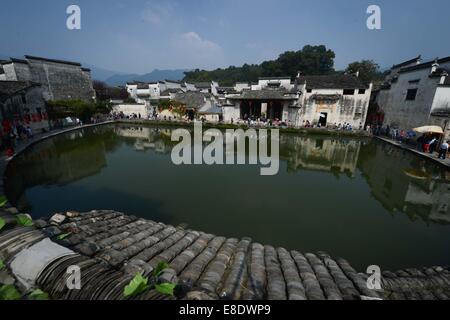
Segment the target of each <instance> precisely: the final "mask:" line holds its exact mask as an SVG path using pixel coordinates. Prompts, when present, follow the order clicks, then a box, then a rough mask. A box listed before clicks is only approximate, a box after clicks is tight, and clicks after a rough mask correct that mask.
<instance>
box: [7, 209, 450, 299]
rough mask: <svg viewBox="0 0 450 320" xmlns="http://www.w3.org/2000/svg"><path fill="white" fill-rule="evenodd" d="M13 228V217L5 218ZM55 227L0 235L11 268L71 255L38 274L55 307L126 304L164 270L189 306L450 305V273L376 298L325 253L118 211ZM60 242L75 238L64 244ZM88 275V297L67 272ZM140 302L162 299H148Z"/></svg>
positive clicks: (402, 283) (361, 279)
mask: <svg viewBox="0 0 450 320" xmlns="http://www.w3.org/2000/svg"><path fill="white" fill-rule="evenodd" d="M4 217H5V219H6V221H7V223H10V222H11V221H12V220H14V217H10V216H8V215H4ZM59 218H62V220H63V221H59V222H58V223H56V222H55V223H54V224H53V225H51V224H49V223H48V220H47V221H44V220H38V221H36V222H35V225H36V226H37V227H38V228H39V229H38V230H37V229H35V228H31V227H15V228H8V229H7V230H6V231H3V232H2V233H0V256H1V257H2V258H3V259H4V260H5V261H6V262H7V264H8V265H11V264H14V262H11V261H12V260H14V257H15V256H16V255H17V253H18V252H23V250H24V249H25V248H29V249H28V250H29V251H30V250H31V249H32V248H33V246H34V245H35V244H36V243H37V242H39V241H42V239H44V238H46V237H48V238H50V239H51V240H52V241H53V242H55V243H58V244H59V245H60V246H62V247H63V248H66V249H64V250H67V249H70V250H72V252H73V253H72V254H69V255H65V256H61V257H59V258H57V259H54V260H53V261H51V262H50V263H49V264H47V265H46V267H45V268H44V270H43V271H42V272H40V273H39V276H38V278H37V281H36V282H37V285H39V286H40V287H41V289H43V290H44V291H46V292H48V293H49V294H50V295H51V297H53V298H54V299H123V296H122V292H123V288H124V286H126V285H127V284H128V283H129V281H130V280H131V279H132V278H133V276H134V275H135V274H136V273H137V272H143V273H144V275H147V274H149V273H150V272H151V270H152V268H154V267H155V266H157V265H158V263H159V262H161V261H165V262H168V263H169V264H170V269H167V270H166V271H165V272H164V273H163V274H162V276H161V279H160V280H161V281H171V282H176V283H178V284H179V287H178V288H179V289H178V290H177V297H178V298H186V299H249V300H255V299H257V300H261V299H274V300H284V299H291V300H305V299H311V300H324V299H330V300H357V299H379V298H382V299H449V297H450V271H449V269H445V268H424V269H421V270H418V269H407V270H404V271H400V272H397V273H390V272H385V273H384V274H383V278H382V287H383V289H382V290H380V291H374V290H369V289H368V288H367V285H366V279H367V276H366V275H363V274H359V273H357V272H356V271H355V270H354V269H353V268H352V267H351V265H350V264H349V263H348V262H347V261H345V260H344V259H335V258H332V257H331V256H329V255H328V254H326V253H316V254H313V253H306V254H302V253H300V252H298V251H288V250H286V249H283V248H274V247H272V246H270V245H262V244H259V243H256V242H253V241H252V240H251V239H248V238H243V239H235V238H225V237H220V236H215V235H212V234H208V233H203V232H199V231H193V230H185V229H183V228H177V227H173V226H169V225H165V224H162V223H157V222H154V221H150V220H145V219H142V218H137V217H134V216H128V215H125V214H122V213H119V212H114V211H91V212H88V213H83V214H78V213H75V212H69V213H66V215H60V216H59ZM61 234H66V235H67V234H69V236H68V237H66V238H64V239H63V240H58V236H59V235H61ZM70 265H78V266H79V267H80V268H81V274H82V281H81V282H82V288H81V290H68V289H67V288H66V285H65V282H66V277H67V275H66V269H67V267H68V266H70ZM135 298H136V299H162V298H165V297H164V296H161V295H158V294H157V293H156V292H154V291H147V292H144V293H142V294H141V295H139V296H137V297H135Z"/></svg>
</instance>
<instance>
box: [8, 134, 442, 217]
mask: <svg viewBox="0 0 450 320" xmlns="http://www.w3.org/2000/svg"><path fill="white" fill-rule="evenodd" d="M171 130H172V129H170V128H152V127H135V126H107V127H98V128H94V129H88V130H81V131H77V132H72V133H69V134H67V135H65V136H60V137H57V138H54V139H49V140H46V141H44V142H42V143H40V144H37V145H36V146H34V147H32V150H31V152H26V153H25V154H23V155H21V156H19V157H18V158H17V159H16V160H15V161H13V162H12V163H11V164H10V165H9V167H8V169H7V173H6V176H7V179H6V189H7V193H8V195H9V197H10V198H11V200H12V201H13V203H15V204H16V205H17V206H18V207H19V208H20V209H23V210H30V209H32V207H31V205H30V203H29V202H28V200H27V198H26V196H25V194H26V190H28V189H30V188H33V187H34V186H52V185H53V186H55V185H56V186H60V185H65V184H70V183H72V182H75V181H78V180H81V179H84V178H86V177H89V176H94V175H97V174H98V173H99V172H101V170H102V169H104V168H106V166H107V165H108V163H107V156H106V154H107V153H111V152H113V151H114V150H116V149H118V148H119V147H120V146H121V145H122V144H126V145H128V146H132V147H133V149H134V150H136V151H138V152H147V151H149V150H152V151H153V152H155V153H157V154H169V153H170V151H171V149H172V147H173V145H174V143H173V142H171V140H170V137H171ZM280 157H281V160H282V161H285V163H286V168H287V172H289V173H295V172H299V171H319V172H328V173H330V174H333V175H334V176H335V177H336V178H339V177H340V176H341V175H345V176H346V177H349V178H354V177H355V175H356V174H357V172H358V170H359V172H361V174H362V176H363V177H364V178H365V180H366V182H367V184H368V185H369V186H370V190H371V194H372V196H373V197H374V198H375V199H376V200H377V201H378V202H379V203H381V204H382V205H383V207H384V208H385V209H386V210H387V211H388V212H389V213H390V214H391V215H393V216H395V215H398V214H406V215H407V216H408V218H409V219H410V220H411V221H416V220H418V219H421V220H423V221H425V222H426V223H436V224H450V209H449V204H450V192H449V191H450V173H449V171H447V170H444V169H442V168H440V167H438V166H435V165H433V164H430V163H428V162H426V161H424V160H423V159H421V158H418V157H416V156H414V155H412V154H409V153H407V152H405V151H402V150H399V149H397V148H394V147H392V146H389V145H386V144H383V143H380V142H376V141H370V140H365V139H336V138H323V137H310V136H296V135H281V137H280ZM167 161H170V160H167ZM336 192H337V193H339V192H342V191H340V190H336ZM31 211H32V210H31Z"/></svg>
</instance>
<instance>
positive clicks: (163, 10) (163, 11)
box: [142, 2, 173, 26]
mask: <svg viewBox="0 0 450 320" xmlns="http://www.w3.org/2000/svg"><path fill="white" fill-rule="evenodd" d="M172 16H173V6H172V5H171V4H169V3H168V2H161V3H148V4H147V7H146V8H145V9H144V11H143V13H142V19H143V20H144V21H146V22H148V23H151V24H153V25H155V26H160V25H162V24H164V22H166V21H168V20H170V18H171V17H172Z"/></svg>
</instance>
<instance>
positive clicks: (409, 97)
mask: <svg viewBox="0 0 450 320" xmlns="http://www.w3.org/2000/svg"><path fill="white" fill-rule="evenodd" d="M416 96H417V89H408V92H407V93H406V101H414V100H416Z"/></svg>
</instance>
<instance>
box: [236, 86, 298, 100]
mask: <svg viewBox="0 0 450 320" xmlns="http://www.w3.org/2000/svg"><path fill="white" fill-rule="evenodd" d="M291 94H293V92H291V91H288V90H285V89H281V88H280V89H275V90H274V89H262V90H243V91H242V93H241V94H240V95H236V96H232V97H229V98H230V99H235V100H295V99H297V98H296V97H292V96H291Z"/></svg>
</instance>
